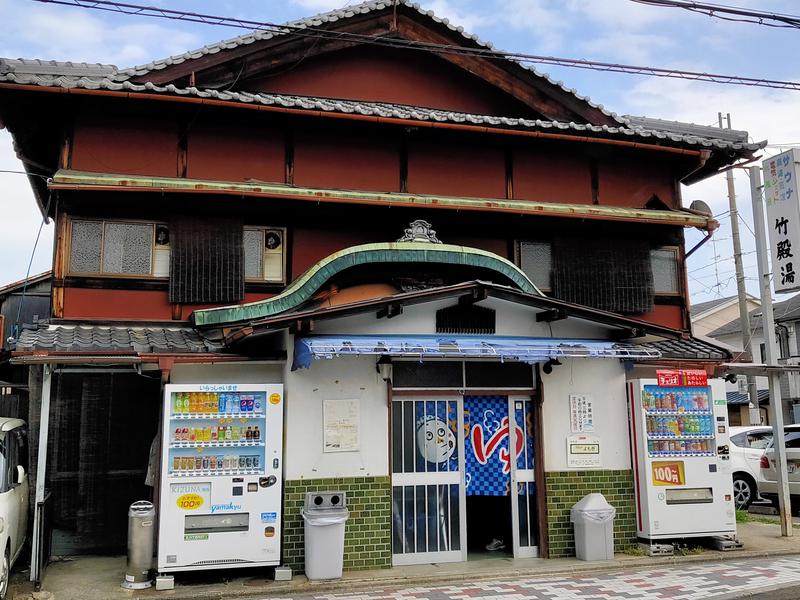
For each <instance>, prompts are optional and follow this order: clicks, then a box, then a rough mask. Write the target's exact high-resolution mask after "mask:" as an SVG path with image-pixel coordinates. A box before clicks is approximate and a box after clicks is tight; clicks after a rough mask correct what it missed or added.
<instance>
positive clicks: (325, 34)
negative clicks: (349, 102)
mask: <svg viewBox="0 0 800 600" xmlns="http://www.w3.org/2000/svg"><path fill="white" fill-rule="evenodd" d="M33 1H34V2H41V3H45V4H60V5H64V6H74V7H78V8H87V9H92V10H102V11H108V12H116V13H121V14H126V15H138V16H146V17H154V18H160V19H170V20H175V21H187V22H193V23H202V24H205V25H216V26H222V27H235V28H242V29H248V30H254V29H255V30H259V31H268V32H271V33H278V34H285V33H289V32H291V33H293V34H295V35H300V36H305V37H317V38H319V37H321V38H323V39H337V40H346V41H352V42H359V43H364V44H373V45H379V46H389V47H395V48H406V49H412V50H424V51H428V52H435V53H439V54H457V55H463V56H480V57H483V58H492V59H506V60H513V61H516V62H518V63H520V64H523V65H530V64H540V65H552V66H558V67H569V68H574V69H588V70H592V71H602V72H611V73H625V74H629V75H645V76H649V77H663V78H669V79H683V80H689V81H705V82H710V83H720V84H728V85H745V86H752V87H766V88H774V89H783V90H792V91H800V82H796V81H782V80H776V79H759V78H755V77H745V76H741V75H724V74H718V73H704V72H699V71H682V70H676V69H662V68H658V67H643V66H636V65H627V64H619V63H606V62H598V61H592V60H583V59H575V58H559V57H555V56H539V55H535V54H524V53H521V52H502V51H499V50H495V49H493V48H473V47H468V46H458V45H453V44H434V43H428V42H419V41H414V40H404V39H401V38H389V37H380V36H372V35H363V34H357V33H350V32H342V31H329V30H326V29H322V28H318V27H305V26H300V25H290V24H289V25H286V24H284V25H281V24H277V23H270V22H266V21H251V20H246V19H236V18H233V17H224V16H218V15H209V14H203V13H195V12H184V11H178V10H173V9H166V8H160V7H156V6H144V5H140V4H129V3H123V2H114V1H111V0H33Z"/></svg>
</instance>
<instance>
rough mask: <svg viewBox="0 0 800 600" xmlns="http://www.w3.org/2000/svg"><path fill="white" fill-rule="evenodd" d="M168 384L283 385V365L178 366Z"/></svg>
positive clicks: (244, 363) (249, 363)
mask: <svg viewBox="0 0 800 600" xmlns="http://www.w3.org/2000/svg"><path fill="white" fill-rule="evenodd" d="M169 382H170V383H283V364H280V363H263V362H241V363H216V364H179V365H175V367H174V368H173V369H172V372H171V373H170V380H169Z"/></svg>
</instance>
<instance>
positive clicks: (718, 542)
mask: <svg viewBox="0 0 800 600" xmlns="http://www.w3.org/2000/svg"><path fill="white" fill-rule="evenodd" d="M711 545H712V546H713V547H714V549H715V550H722V551H723V552H728V551H729V550H741V549H742V548H744V544H743V543H742V542H741V541H739V538H738V537H736V536H735V535H734V536H721V535H718V536H715V537H712V538H711Z"/></svg>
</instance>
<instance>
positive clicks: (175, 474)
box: [158, 384, 283, 572]
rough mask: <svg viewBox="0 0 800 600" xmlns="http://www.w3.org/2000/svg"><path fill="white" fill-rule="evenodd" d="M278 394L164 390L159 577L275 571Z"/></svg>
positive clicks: (276, 390) (244, 388)
mask: <svg viewBox="0 0 800 600" xmlns="http://www.w3.org/2000/svg"><path fill="white" fill-rule="evenodd" d="M282 445H283V386H282V385H255V384H196V385H167V386H165V398H164V423H163V438H162V453H161V457H162V459H161V460H162V462H161V506H160V519H159V528H158V529H159V538H158V570H159V571H162V572H170V571H190V570H200V569H217V568H231V567H253V566H267V565H278V564H280V550H281V488H282V480H281V470H282V465H281V449H282Z"/></svg>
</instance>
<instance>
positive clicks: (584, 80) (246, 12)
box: [0, 0, 800, 302]
mask: <svg viewBox="0 0 800 600" xmlns="http://www.w3.org/2000/svg"><path fill="white" fill-rule="evenodd" d="M141 3H142V4H146V5H157V6H160V7H163V8H170V9H175V10H185V11H193V12H202V13H207V14H212V15H224V16H229V17H236V18H240V19H249V20H256V21H268V22H283V21H287V20H291V19H296V18H301V17H304V16H309V15H312V14H316V13H318V12H322V11H325V10H329V9H332V8H338V7H341V6H343V5H345V4H356V3H357V2H348V1H347V0H259V1H257V0H236V1H231V0H214V1H212V0H191V1H189V0H148V1H147V2H141ZM718 3H722V2H718ZM725 4H728V5H736V6H742V7H749V8H757V9H758V10H770V11H774V12H783V13H790V14H800V3H798V2H797V1H796V0H727V1H726V2H725ZM421 5H422V6H423V7H424V8H426V9H429V10H432V11H433V12H434V13H435V14H436V15H438V16H440V17H446V18H448V19H449V20H450V21H451V22H452V23H454V24H457V25H462V26H463V27H464V28H465V29H466V30H468V31H470V32H472V33H475V34H477V35H478V36H479V37H480V38H481V39H483V40H485V41H489V42H492V43H493V44H494V45H495V46H496V47H497V48H499V49H502V50H508V51H515V52H524V53H526V54H536V55H551V56H558V57H563V58H583V59H591V60H595V61H604V62H618V63H626V64H633V65H645V66H654V67H662V68H670V69H684V70H692V71H704V72H710V73H720V74H735V75H743V76H749V77H757V78H766V79H777V80H789V81H800V62H798V61H797V60H796V49H797V47H798V42H800V30H797V29H775V28H771V27H764V26H760V25H756V24H749V23H733V22H728V21H723V20H719V19H713V18H710V17H708V16H704V15H698V14H694V13H690V12H688V11H685V10H680V9H674V8H663V7H654V6H646V5H642V4H638V3H635V2H633V1H632V0H423V1H422V2H421ZM0 14H2V15H3V16H4V20H5V21H6V22H7V23H17V24H18V26H15V27H13V28H12V27H4V28H3V33H2V36H0V56H3V57H9V58H18V57H24V58H40V59H48V60H71V61H86V62H94V63H98V62H99V63H111V64H115V65H117V66H119V67H129V66H133V65H135V64H141V63H146V62H149V61H151V60H154V59H158V58H163V57H166V56H168V55H171V54H177V53H182V52H184V51H186V50H189V49H194V48H198V47H200V46H202V45H204V44H207V43H211V42H215V41H218V40H221V39H225V38H229V37H235V36H237V35H241V33H243V30H241V29H236V28H229V27H220V26H211V25H202V24H198V23H183V22H178V21H172V20H163V19H154V18H148V17H139V16H129V15H120V14H115V13H109V12H104V11H95V10H88V9H84V8H77V7H69V6H58V5H53V4H45V3H41V2H36V1H34V0H0ZM539 70H541V71H545V72H547V73H548V74H550V75H551V76H553V77H554V78H556V79H559V80H561V81H564V82H565V83H566V84H567V86H568V87H571V88H574V89H576V90H577V91H578V93H580V94H582V95H586V96H589V97H590V98H591V99H592V100H593V101H595V102H599V103H601V104H603V105H604V106H605V107H606V108H608V109H609V110H612V111H614V112H616V113H618V114H632V115H646V116H649V117H657V118H662V119H672V120H678V121H687V122H692V123H699V124H703V125H716V123H717V115H718V113H719V112H722V113H723V114H728V113H729V114H730V115H731V122H732V125H733V128H734V129H744V130H747V131H748V132H749V134H750V138H751V140H753V141H760V140H768V141H769V144H770V145H769V146H768V147H767V148H766V149H765V151H764V152H762V155H763V156H764V157H767V156H771V155H773V154H776V153H778V152H780V151H782V150H784V149H785V147H786V146H789V145H792V144H795V145H797V146H798V147H800V118H798V117H800V92H796V91H794V92H793V91H783V90H774V89H766V88H756V87H745V86H733V85H720V84H714V83H701V82H691V81H684V80H674V79H660V78H648V77H643V76H635V75H624V74H612V73H602V72H594V71H587V70H581V69H569V68H559V67H551V66H542V67H539ZM2 170H11V171H20V170H22V165H21V164H20V162H19V161H18V160H17V159H16V157H15V155H14V151H13V147H12V142H11V137H10V135H9V134H8V132H7V131H4V130H0V171H2ZM735 187H736V197H737V201H738V206H739V210H740V217H741V225H740V229H741V236H742V247H743V253H744V255H743V262H744V265H745V277H746V280H747V288H748V291H749V292H750V293H752V294H754V295H759V288H758V275H757V270H756V255H755V238H754V234H753V232H752V229H753V224H752V223H753V218H752V209H751V199H750V183H749V178H748V175H747V173H746V171H744V170H741V169H739V170H736V171H735ZM682 191H683V201H684V205H685V206H689V204H690V203H691V202H692V201H693V200H703V201H705V202H706V203H707V204H708V205H709V206H711V208H712V210H713V212H714V214H715V215H718V219H719V221H720V229H719V230H718V231H717V232H716V233H715V235H714V236H713V238H712V241H711V242H709V243H707V244H705V245H704V246H703V247H702V248H700V249H699V250H698V251H697V252H696V253H694V254H693V255H692V256H691V257H690V258H689V259H688V263H687V270H688V276H689V288H690V292H691V295H692V301H693V302H702V301H705V300H712V299H714V298H719V297H725V296H733V295H735V294H736V279H735V275H734V266H733V248H732V240H731V226H730V225H731V221H730V215H729V212H728V210H729V206H728V198H727V190H726V183H725V179H724V176H715V177H713V178H710V179H707V180H705V181H702V182H700V183H697V184H694V185H692V186H689V187H684V188H683V190H682ZM41 221H42V220H41V215H40V214H39V212H38V209H37V207H36V204H35V201H34V199H33V194H32V193H31V191H30V187H29V185H28V181H27V178H26V177H24V176H22V175H18V174H12V173H2V172H0V285H2V284H3V283H6V282H10V281H14V280H17V279H20V278H22V277H24V276H25V274H26V272H27V270H28V264H29V262H32V265H31V268H30V272H31V273H38V272H41V271H44V270H47V269H48V268H49V267H50V264H51V260H52V248H53V226H52V224H47V225H45V226H44V227H43V229H42V234H41V239H40V242H39V245H38V247H37V249H36V252H35V254H33V247H34V241H35V239H36V235H37V232H38V230H39V227H40V224H41ZM702 237H703V235H702V233H701V232H699V231H697V230H687V232H686V244H687V248H691V247H693V246H694V245H695V244H696V243H698V242H699V241H700V240H701V239H702ZM31 258H32V261H31ZM782 299H784V298H782V297H778V298H777V300H782Z"/></svg>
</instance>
